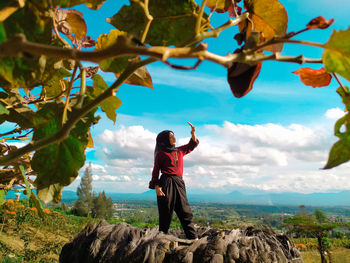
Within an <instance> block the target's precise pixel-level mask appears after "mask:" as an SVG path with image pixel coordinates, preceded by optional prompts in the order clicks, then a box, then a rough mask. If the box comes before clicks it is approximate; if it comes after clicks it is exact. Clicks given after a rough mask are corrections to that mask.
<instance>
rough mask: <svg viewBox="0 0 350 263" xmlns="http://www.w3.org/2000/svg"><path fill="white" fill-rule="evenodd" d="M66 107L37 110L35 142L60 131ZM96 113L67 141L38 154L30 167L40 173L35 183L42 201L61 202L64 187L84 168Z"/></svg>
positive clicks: (52, 145)
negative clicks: (85, 150)
mask: <svg viewBox="0 0 350 263" xmlns="http://www.w3.org/2000/svg"><path fill="white" fill-rule="evenodd" d="M62 112H63V105H58V104H55V103H50V104H46V105H44V106H43V107H42V108H41V109H40V110H38V112H37V114H36V115H35V118H34V120H33V122H34V125H35V128H34V133H33V140H34V141H35V140H39V139H42V138H46V137H49V136H52V135H54V134H55V133H57V132H58V131H59V130H60V128H61V126H62V125H61V121H62ZM94 112H95V110H93V111H92V112H90V113H89V114H88V115H87V116H86V117H84V118H83V119H82V120H80V121H79V122H78V123H77V124H76V127H75V128H74V129H73V130H72V131H71V134H70V135H69V137H68V139H66V140H64V141H61V142H56V143H54V144H51V145H49V146H47V147H45V148H42V149H40V150H38V151H37V152H35V154H34V156H33V159H32V161H31V165H32V168H33V170H34V171H35V172H36V173H37V178H36V180H35V182H34V184H35V186H36V188H37V193H38V196H39V198H40V199H42V200H43V201H44V202H46V203H47V202H50V201H53V202H59V201H60V198H61V191H62V188H63V186H66V185H69V184H70V183H71V182H72V181H74V179H75V178H76V177H77V175H78V171H79V169H80V168H81V167H82V166H83V165H84V162H85V155H84V149H85V148H86V145H87V143H88V136H87V132H88V131H89V128H90V126H91V124H92V123H93V121H95V119H94V118H93V117H91V115H92V116H93V114H94Z"/></svg>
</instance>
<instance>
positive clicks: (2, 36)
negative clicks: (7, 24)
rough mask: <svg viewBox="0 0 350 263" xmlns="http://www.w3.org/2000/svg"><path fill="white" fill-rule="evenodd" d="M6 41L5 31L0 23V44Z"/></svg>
mask: <svg viewBox="0 0 350 263" xmlns="http://www.w3.org/2000/svg"><path fill="white" fill-rule="evenodd" d="M6 40H7V37H6V31H5V28H4V25H3V23H0V43H1V42H4V41H6Z"/></svg>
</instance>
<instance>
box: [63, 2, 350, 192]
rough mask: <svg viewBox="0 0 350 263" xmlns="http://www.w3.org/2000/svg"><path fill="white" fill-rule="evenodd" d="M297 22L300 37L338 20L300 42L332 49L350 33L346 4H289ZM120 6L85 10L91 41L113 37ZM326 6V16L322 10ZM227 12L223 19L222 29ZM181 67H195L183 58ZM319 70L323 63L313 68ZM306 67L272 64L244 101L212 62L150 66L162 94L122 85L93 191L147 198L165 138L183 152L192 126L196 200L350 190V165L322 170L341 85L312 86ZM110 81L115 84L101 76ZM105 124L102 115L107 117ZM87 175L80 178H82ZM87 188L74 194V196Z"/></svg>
mask: <svg viewBox="0 0 350 263" xmlns="http://www.w3.org/2000/svg"><path fill="white" fill-rule="evenodd" d="M281 2H282V3H283V4H284V6H285V7H286V9H287V12H288V15H289V25H288V31H289V32H290V31H298V30H300V29H302V28H304V27H305V25H306V24H307V23H308V22H309V21H310V20H311V19H312V18H314V17H316V16H319V15H322V16H324V17H325V18H326V19H330V18H334V19H335V23H334V24H333V25H332V27H331V28H329V29H327V30H312V31H309V32H307V33H304V34H302V35H300V36H299V37H298V39H303V40H309V41H315V42H321V43H324V42H326V41H327V40H328V38H329V35H330V34H331V32H332V30H333V29H337V30H339V29H343V30H344V29H347V27H348V24H347V23H348V21H347V19H346V17H347V16H346V15H345V8H344V6H343V5H344V4H343V1H338V0H337V1H332V3H331V4H330V2H329V1H325V0H321V1H312V0H308V1H291V0H287V1H286V0H282V1H281ZM121 5H122V2H121V1H118V3H115V1H107V2H106V3H105V4H104V5H103V6H102V8H101V9H100V10H98V11H91V10H88V9H87V8H86V7H84V6H82V7H79V8H78V9H79V10H80V11H82V12H83V13H84V17H85V19H86V21H87V24H88V34H89V35H91V36H92V37H93V38H95V39H97V37H98V35H99V34H101V33H108V32H109V30H111V29H114V28H113V27H112V26H111V25H109V24H108V23H106V22H105V21H104V19H105V18H106V17H111V16H112V15H113V14H114V13H116V11H117V10H118V9H119V8H120V6H121ZM315 7H317V8H315ZM227 19H228V15H227V14H220V15H219V14H214V15H213V17H212V21H216V22H215V23H213V24H214V25H215V26H219V25H221V24H223V23H224V22H226V21H227ZM236 31H237V29H236V28H235V27H232V28H230V29H228V30H226V31H224V32H223V33H222V34H221V35H220V36H219V38H217V39H208V40H205V41H204V42H206V43H208V44H209V50H210V51H211V52H215V53H217V54H220V55H225V54H227V53H228V52H232V51H233V50H234V49H235V48H236V47H237V45H236V43H235V40H233V36H234V34H235V32H236ZM282 54H284V55H300V54H304V55H305V56H306V57H311V58H319V57H321V56H322V50H321V49H317V48H309V47H307V46H296V45H292V44H289V45H285V47H284V50H283V52H282ZM176 63H177V64H179V63H184V64H189V63H193V61H191V60H187V61H184V60H181V61H180V60H177V61H176ZM304 66H309V67H313V68H320V67H321V66H320V65H310V64H309V65H308V64H306V65H304ZM299 67H300V66H299V65H297V64H292V63H276V62H264V63H263V67H262V71H261V73H260V76H259V78H258V80H257V81H256V82H255V84H254V88H253V90H252V91H251V92H250V93H249V94H248V95H247V96H245V97H243V98H241V99H236V98H234V97H233V95H232V94H231V91H230V89H229V86H228V84H227V83H226V69H225V68H223V67H222V66H220V65H216V64H214V63H212V62H204V63H202V64H201V65H200V67H199V68H198V69H197V70H194V71H186V72H184V71H176V70H173V69H171V68H169V67H167V66H165V65H164V64H162V63H154V64H152V65H149V66H148V67H147V69H148V70H149V72H150V73H151V76H152V79H153V84H154V90H152V89H149V88H145V87H138V86H131V85H126V84H125V85H123V86H122V87H121V88H120V90H119V91H118V93H117V96H118V97H119V98H120V99H121V100H122V101H123V105H122V106H121V107H120V109H118V117H117V121H116V124H115V125H113V123H112V122H111V121H109V120H107V119H106V118H105V117H103V118H102V120H101V121H100V123H99V124H98V125H96V126H95V127H94V128H93V130H92V134H93V137H94V142H95V147H94V148H93V149H91V150H89V152H88V153H87V162H91V164H92V167H93V174H94V188H95V189H96V190H102V189H103V190H106V191H108V192H144V191H147V190H148V189H147V186H148V181H149V180H150V177H151V171H152V167H153V149H154V142H155V137H156V134H157V133H159V132H160V131H162V130H164V129H171V130H173V131H174V132H175V135H176V136H177V138H178V145H180V144H183V143H187V141H188V140H189V137H190V129H189V126H188V125H187V124H186V122H187V121H190V122H192V123H193V124H194V125H195V126H196V127H197V136H198V138H199V140H200V145H199V146H198V148H197V149H196V150H195V151H194V152H193V153H191V154H190V155H189V156H187V157H186V159H185V169H184V180H185V182H186V184H187V189H188V191H189V193H203V192H204V193H205V192H211V193H215V192H217V191H220V192H231V191H234V190H239V191H246V192H256V191H261V190H264V191H270V192H303V193H310V192H334V191H341V190H348V189H350V183H349V182H350V180H349V179H350V178H349V177H350V176H349V174H348V168H349V165H348V164H344V165H342V166H340V167H338V168H335V169H332V170H329V171H323V170H321V169H320V168H322V167H323V166H324V165H325V163H326V161H327V157H328V151H329V149H330V147H331V145H332V144H333V143H334V142H335V137H334V136H333V135H332V131H333V125H334V122H335V121H336V119H337V118H339V117H340V116H341V115H342V114H343V106H342V104H341V101H340V99H339V97H338V95H337V94H336V92H335V89H336V88H337V87H338V85H337V83H335V81H333V82H332V83H331V85H330V86H329V87H324V88H317V89H313V88H311V87H306V86H304V85H303V84H302V83H301V82H300V80H299V78H298V76H296V75H294V74H292V72H293V71H295V70H296V69H298V68H299ZM102 75H103V77H104V78H105V80H106V81H107V83H112V82H113V81H114V80H115V78H114V76H113V75H112V74H106V73H102ZM102 116H103V114H102ZM83 170H84V168H83V169H82V170H81V173H82V172H83ZM78 183H79V180H77V181H75V182H74V183H73V184H72V185H71V186H70V187H69V188H68V189H75V187H76V186H77V185H78Z"/></svg>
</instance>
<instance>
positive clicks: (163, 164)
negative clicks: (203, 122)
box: [150, 138, 199, 188]
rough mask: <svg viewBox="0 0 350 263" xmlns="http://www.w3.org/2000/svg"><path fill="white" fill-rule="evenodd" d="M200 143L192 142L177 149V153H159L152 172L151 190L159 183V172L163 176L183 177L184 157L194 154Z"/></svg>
mask: <svg viewBox="0 0 350 263" xmlns="http://www.w3.org/2000/svg"><path fill="white" fill-rule="evenodd" d="M198 143H199V141H198V139H197V140H196V141H194V140H192V138H191V140H190V142H189V143H188V144H186V145H182V146H180V147H177V148H176V149H177V151H174V152H171V153H169V152H164V151H159V152H158V153H157V155H156V157H155V159H154V166H153V172H152V180H151V182H150V188H154V186H155V185H158V182H159V179H158V177H159V171H161V173H162V174H175V175H179V176H182V173H183V157H184V156H185V155H186V154H188V153H190V152H192V151H193V149H194V148H196V147H197V145H198Z"/></svg>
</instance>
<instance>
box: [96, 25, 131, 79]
mask: <svg viewBox="0 0 350 263" xmlns="http://www.w3.org/2000/svg"><path fill="white" fill-rule="evenodd" d="M124 35H126V33H125V32H123V31H120V30H118V29H113V30H111V31H110V32H109V34H101V35H100V36H99V37H98V39H97V43H96V49H104V48H107V47H110V46H112V45H114V44H115V43H116V42H117V41H118V37H119V36H124ZM128 59H129V56H126V57H119V58H109V59H106V60H104V61H102V62H101V63H100V68H101V69H102V70H103V71H105V72H114V73H121V72H123V71H124V70H125V68H126V66H127V65H128Z"/></svg>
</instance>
